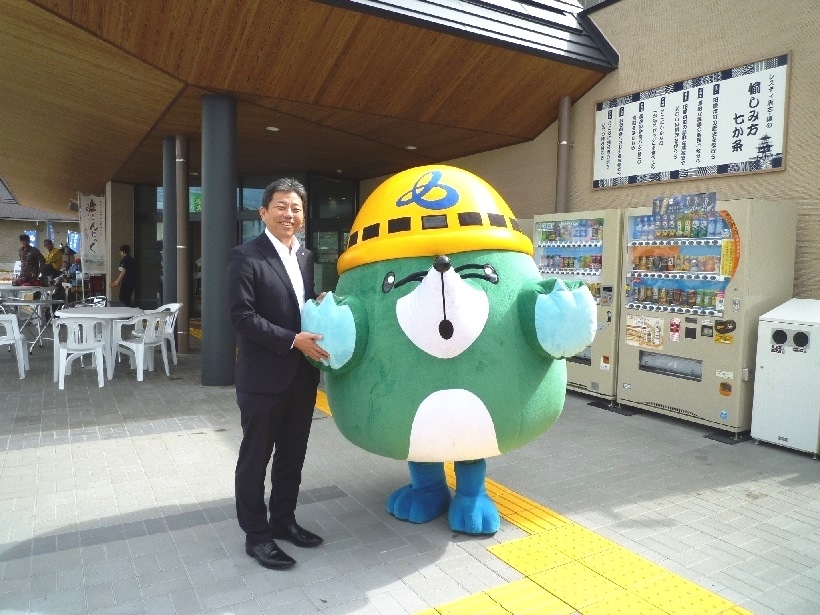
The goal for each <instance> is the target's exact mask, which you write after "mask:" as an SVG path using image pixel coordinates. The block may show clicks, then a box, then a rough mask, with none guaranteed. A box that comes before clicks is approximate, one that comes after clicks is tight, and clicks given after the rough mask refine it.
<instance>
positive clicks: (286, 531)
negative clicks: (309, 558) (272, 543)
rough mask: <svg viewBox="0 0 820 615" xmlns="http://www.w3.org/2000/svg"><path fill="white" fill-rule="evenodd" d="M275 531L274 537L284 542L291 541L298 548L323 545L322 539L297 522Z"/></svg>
mask: <svg viewBox="0 0 820 615" xmlns="http://www.w3.org/2000/svg"><path fill="white" fill-rule="evenodd" d="M271 529H273V537H274V538H280V539H282V540H289V541H290V542H292V543H293V544H295V545H296V546H297V547H318V546H319V545H320V544H322V537H321V536H317V535H316V534H314V533H313V532H309V531H308V530H306V529H305V528H303V527H301V526H300V525H299V524H298V523H296V522H295V521H294V522H293V523H288V524H287V525H284V526H277V527H273V528H271Z"/></svg>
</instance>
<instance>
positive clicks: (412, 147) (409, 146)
mask: <svg viewBox="0 0 820 615" xmlns="http://www.w3.org/2000/svg"><path fill="white" fill-rule="evenodd" d="M404 149H416V146H415V145H408V146H406V147H405V148H404Z"/></svg>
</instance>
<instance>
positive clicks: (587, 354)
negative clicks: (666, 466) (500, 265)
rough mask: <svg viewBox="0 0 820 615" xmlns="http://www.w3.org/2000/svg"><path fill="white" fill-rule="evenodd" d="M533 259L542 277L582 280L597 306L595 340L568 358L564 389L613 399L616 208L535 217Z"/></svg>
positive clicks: (618, 225)
mask: <svg viewBox="0 0 820 615" xmlns="http://www.w3.org/2000/svg"><path fill="white" fill-rule="evenodd" d="M533 226H534V238H533V239H534V241H533V244H534V247H535V263H536V265H538V269H539V271H540V272H541V275H542V277H544V278H549V277H554V278H559V279H561V280H565V281H568V280H582V281H584V282H585V283H586V284H587V287H589V289H590V291H591V292H592V295H593V297H595V302H596V303H597V304H598V331H597V333H596V334H595V340H594V341H593V342H592V344H591V345H590V346H587V348H585V349H584V350H583V351H582V352H580V353H578V354H577V355H575V356H574V357H571V358H569V359H567V388H569V389H571V390H574V391H578V392H581V393H588V394H590V395H594V396H596V397H602V398H604V399H608V400H610V401H612V400H614V399H615V387H616V376H615V375H616V372H617V368H618V358H617V348H618V323H619V322H620V311H619V310H620V303H621V302H620V296H621V292H622V291H621V283H622V278H623V276H622V273H621V245H622V237H621V234H622V229H623V214H622V210H620V209H609V210H601V211H581V212H572V213H561V214H546V215H539V216H535V218H534V219H533Z"/></svg>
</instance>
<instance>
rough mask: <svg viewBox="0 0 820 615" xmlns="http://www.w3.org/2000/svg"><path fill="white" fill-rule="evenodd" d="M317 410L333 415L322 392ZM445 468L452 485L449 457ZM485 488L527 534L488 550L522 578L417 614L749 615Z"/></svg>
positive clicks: (513, 496) (509, 494)
mask: <svg viewBox="0 0 820 615" xmlns="http://www.w3.org/2000/svg"><path fill="white" fill-rule="evenodd" d="M316 408H317V409H318V410H321V411H322V412H324V413H326V414H328V415H331V411H330V406H329V404H328V401H327V396H326V395H325V392H324V391H321V390H320V391H319V392H318V394H317V396H316ZM444 474H445V477H446V479H447V484H448V485H449V486H450V488H453V489H454V488H455V470H454V467H453V464H452V463H447V464H445V465H444ZM486 487H487V493H488V494H489V495H490V497H491V498H492V499H493V501H494V502H495V504H496V506H497V507H498V511H499V513H500V514H501V516H502V517H503V518H504V519H505V520H507V521H508V522H510V523H512V524H514V525H516V526H518V527H519V528H521V529H522V530H524V531H525V532H527V533H529V534H530V536H527V537H524V538H519V539H517V540H512V541H509V542H506V543H503V544H498V545H494V546H492V547H490V548H489V551H490V552H491V553H493V554H494V555H496V556H497V557H498V558H499V559H501V560H503V561H504V562H506V563H507V564H508V565H509V566H510V567H512V568H514V569H515V570H517V571H519V572H520V573H521V574H523V575H525V576H526V577H527V578H525V579H521V580H520V581H515V582H514V583H509V584H507V585H502V586H501V587H496V588H494V589H492V590H487V591H485V592H480V593H478V594H473V595H472V596H468V597H466V598H462V599H460V600H455V601H453V602H448V603H447V604H444V605H441V606H438V607H436V608H433V609H427V610H425V611H421V612H420V613H418V614H417V615H462V614H463V615H508V614H509V615H572V614H574V613H580V614H581V615H753V614H752V613H751V612H749V611H747V610H746V609H744V608H742V607H739V606H737V605H734V604H732V603H731V602H729V601H728V600H726V599H724V598H721V597H720V596H718V595H717V594H714V593H712V592H710V591H708V590H706V589H704V588H702V587H700V586H699V585H697V584H695V583H692V582H690V581H687V580H686V579H684V578H682V577H679V576H678V575H676V574H673V573H671V572H669V571H667V570H666V569H665V568H663V567H661V566H658V565H657V564H655V563H653V562H650V561H649V560H647V559H645V558H643V557H641V556H639V555H636V554H634V553H631V552H630V551H628V550H627V549H624V548H623V547H621V546H620V545H618V544H617V543H614V542H612V541H611V540H608V539H606V538H603V537H601V536H599V535H597V534H596V533H595V532H593V531H591V530H588V529H586V528H585V527H583V526H581V525H578V524H577V523H575V522H573V521H571V520H569V519H567V518H566V517H563V516H561V515H559V514H557V513H555V512H553V511H551V510H550V509H548V508H546V507H544V506H541V505H540V504H537V503H535V502H533V501H532V500H529V499H527V498H526V497H524V496H522V495H520V494H518V493H516V492H514V491H512V490H510V489H508V488H506V487H504V486H503V485H500V484H498V483H496V482H495V481H492V480H490V479H487V481H486Z"/></svg>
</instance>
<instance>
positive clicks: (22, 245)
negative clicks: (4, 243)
mask: <svg viewBox="0 0 820 615" xmlns="http://www.w3.org/2000/svg"><path fill="white" fill-rule="evenodd" d="M20 249H21V250H23V252H25V251H26V250H28V249H29V243H28V242H27V241H23V240H22V239H21V240H20Z"/></svg>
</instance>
